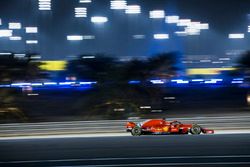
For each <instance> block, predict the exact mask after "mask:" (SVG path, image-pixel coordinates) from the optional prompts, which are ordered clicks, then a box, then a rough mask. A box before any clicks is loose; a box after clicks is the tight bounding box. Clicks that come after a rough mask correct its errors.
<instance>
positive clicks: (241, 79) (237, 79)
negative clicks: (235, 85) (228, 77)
mask: <svg viewBox="0 0 250 167" xmlns="http://www.w3.org/2000/svg"><path fill="white" fill-rule="evenodd" d="M233 80H234V81H243V80H244V78H234V79H233Z"/></svg>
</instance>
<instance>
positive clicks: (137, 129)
mask: <svg viewBox="0 0 250 167" xmlns="http://www.w3.org/2000/svg"><path fill="white" fill-rule="evenodd" d="M141 133H142V130H141V128H140V127H139V126H135V127H134V128H133V129H132V130H131V134H132V136H140V135H141Z"/></svg>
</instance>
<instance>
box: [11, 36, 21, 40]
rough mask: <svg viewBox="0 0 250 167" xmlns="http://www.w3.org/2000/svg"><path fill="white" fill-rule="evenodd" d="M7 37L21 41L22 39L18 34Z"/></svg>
mask: <svg viewBox="0 0 250 167" xmlns="http://www.w3.org/2000/svg"><path fill="white" fill-rule="evenodd" d="M9 39H10V40H11V41H21V40H22V37H20V36H12V37H9Z"/></svg>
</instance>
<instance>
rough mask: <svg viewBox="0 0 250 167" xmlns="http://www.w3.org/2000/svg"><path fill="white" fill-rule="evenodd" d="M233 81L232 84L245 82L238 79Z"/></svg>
mask: <svg viewBox="0 0 250 167" xmlns="http://www.w3.org/2000/svg"><path fill="white" fill-rule="evenodd" d="M231 83H232V84H242V83H244V82H243V81H239V80H237V81H232V82H231Z"/></svg>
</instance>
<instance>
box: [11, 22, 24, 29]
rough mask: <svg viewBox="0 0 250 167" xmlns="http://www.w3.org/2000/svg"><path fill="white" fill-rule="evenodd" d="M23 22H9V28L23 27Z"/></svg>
mask: <svg viewBox="0 0 250 167" xmlns="http://www.w3.org/2000/svg"><path fill="white" fill-rule="evenodd" d="M21 28H22V24H21V23H9V29H12V30H13V29H21Z"/></svg>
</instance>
